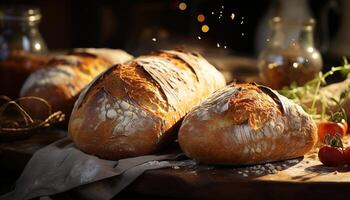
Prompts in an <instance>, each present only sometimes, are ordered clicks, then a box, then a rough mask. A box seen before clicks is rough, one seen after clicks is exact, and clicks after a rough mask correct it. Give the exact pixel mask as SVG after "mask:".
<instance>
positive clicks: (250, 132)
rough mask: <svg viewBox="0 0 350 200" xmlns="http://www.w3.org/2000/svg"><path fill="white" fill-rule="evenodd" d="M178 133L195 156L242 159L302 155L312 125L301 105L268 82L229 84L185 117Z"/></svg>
mask: <svg viewBox="0 0 350 200" xmlns="http://www.w3.org/2000/svg"><path fill="white" fill-rule="evenodd" d="M178 139H179V144H180V146H181V148H182V150H183V151H184V152H185V154H186V155H187V156H189V157H190V158H193V159H195V160H197V161H200V162H204V163H210V164H227V165H245V164H257V163H264V162H270V161H277V160H284V159H290V158H295V157H299V156H303V155H304V154H305V153H307V152H308V151H309V150H310V149H311V148H312V147H313V146H314V144H315V143H316V141H317V128H316V125H315V122H314V121H313V120H312V118H311V117H310V116H309V115H308V114H307V113H306V112H305V111H304V110H303V109H302V108H301V106H299V105H296V104H295V103H293V102H292V101H291V100H289V99H287V98H285V97H284V96H282V95H279V94H278V93H277V92H275V91H273V90H271V89H270V88H267V87H265V86H259V85H255V84H232V85H229V86H227V87H225V88H223V89H221V90H219V91H217V92H215V93H214V94H213V95H211V96H210V97H209V98H207V99H206V100H205V101H204V102H202V103H201V104H200V105H199V106H197V107H196V108H194V109H193V110H192V111H191V112H190V113H189V114H188V115H187V116H186V117H185V118H184V120H183V123H182V125H181V128H180V130H179V135H178Z"/></svg>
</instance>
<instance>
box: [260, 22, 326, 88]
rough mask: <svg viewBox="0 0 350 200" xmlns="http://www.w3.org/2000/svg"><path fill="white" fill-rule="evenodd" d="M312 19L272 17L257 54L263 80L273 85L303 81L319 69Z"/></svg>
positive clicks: (278, 85) (319, 60)
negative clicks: (268, 31) (267, 35)
mask: <svg viewBox="0 0 350 200" xmlns="http://www.w3.org/2000/svg"><path fill="white" fill-rule="evenodd" d="M314 26H315V21H314V20H313V19H309V20H307V21H303V22H301V21H294V20H290V19H287V18H283V19H282V18H280V17H274V18H273V19H272V20H271V28H272V31H271V36H270V38H268V39H267V45H266V47H265V49H264V50H263V51H262V52H261V53H260V55H259V58H258V67H259V70H260V77H261V79H262V81H263V82H264V83H265V84H266V85H267V86H269V87H271V88H273V89H281V88H282V87H283V86H289V85H290V84H291V83H293V82H295V83H296V84H297V85H302V84H304V83H306V82H307V81H309V80H310V79H312V78H314V77H315V75H316V74H318V73H319V72H320V71H321V68H322V64H323V62H322V57H321V55H320V53H319V51H318V50H317V49H316V48H315V46H314V39H313V31H314Z"/></svg>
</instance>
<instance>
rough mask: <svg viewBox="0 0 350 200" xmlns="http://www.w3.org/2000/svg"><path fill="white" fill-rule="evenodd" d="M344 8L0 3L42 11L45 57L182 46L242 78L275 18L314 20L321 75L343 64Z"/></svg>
mask: <svg viewBox="0 0 350 200" xmlns="http://www.w3.org/2000/svg"><path fill="white" fill-rule="evenodd" d="M349 2H350V1H348V0H293V1H291V0H132V1H126V0H124V1H122V0H85V1H80V0H49V1H48V0H2V1H1V3H0V4H1V6H7V7H8V6H11V5H30V6H37V7H39V8H40V10H41V13H42V20H41V22H40V24H39V30H40V33H41V35H42V37H43V39H44V41H45V42H46V45H47V47H48V49H49V50H50V51H60V50H67V49H72V48H77V47H106V48H121V49H124V50H126V51H128V52H129V53H131V54H133V55H136V56H137V55H140V54H144V53H149V52H152V51H155V50H157V49H170V48H179V47H180V48H181V47H185V48H186V49H188V50H191V51H197V52H199V53H202V54H204V55H205V56H206V58H208V59H209V61H211V62H212V63H214V64H215V65H216V66H217V67H218V68H220V69H224V68H225V69H230V70H231V72H232V69H236V68H237V66H238V68H239V69H240V70H238V71H240V72H239V73H241V72H242V71H244V73H246V74H244V73H243V75H242V76H245V75H247V76H250V75H249V74H250V73H252V74H254V73H256V70H257V67H256V66H257V64H256V58H257V57H258V55H259V54H260V53H261V51H262V50H263V49H264V48H265V46H266V44H267V43H268V42H269V37H270V34H271V33H269V31H271V28H270V26H269V23H268V22H269V20H270V19H271V18H272V17H274V16H281V17H288V18H292V19H295V20H305V19H307V18H310V17H312V18H314V19H315V22H316V26H315V28H314V31H313V33H312V34H313V36H314V47H315V48H316V49H318V50H319V51H320V53H321V55H322V58H323V63H324V64H323V70H324V71H327V70H329V68H330V67H331V66H333V65H338V64H342V62H343V60H342V56H347V57H349V56H350V39H347V38H348V37H347V32H348V30H349V31H350V15H349V14H347V13H350V4H349ZM348 40H349V41H348ZM235 56H239V57H241V59H234V58H233V57H235ZM242 69H243V70H242ZM222 71H225V70H222ZM231 72H230V73H231ZM254 76H255V75H254ZM239 77H241V76H239ZM244 80H246V79H244ZM248 80H249V79H248ZM252 80H253V81H254V78H252Z"/></svg>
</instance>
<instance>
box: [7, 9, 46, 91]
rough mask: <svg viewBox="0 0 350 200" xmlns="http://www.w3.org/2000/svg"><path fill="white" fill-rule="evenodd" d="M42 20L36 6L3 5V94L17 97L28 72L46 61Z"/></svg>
mask: <svg viewBox="0 0 350 200" xmlns="http://www.w3.org/2000/svg"><path fill="white" fill-rule="evenodd" d="M40 20H41V13H40V10H39V9H37V8H28V7H11V8H0V27H1V29H0V95H6V96H8V97H10V98H16V97H18V96H19V91H20V88H21V87H22V84H23V83H24V81H25V79H26V78H27V77H28V76H29V74H30V73H32V72H33V71H35V70H37V69H39V68H41V67H42V66H43V65H44V64H45V63H46V62H47V59H48V58H47V56H46V55H45V54H46V53H47V47H46V44H45V42H44V40H43V39H42V37H41V35H40V33H39V30H38V24H39V22H40Z"/></svg>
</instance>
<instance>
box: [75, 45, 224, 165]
mask: <svg viewBox="0 0 350 200" xmlns="http://www.w3.org/2000/svg"><path fill="white" fill-rule="evenodd" d="M224 86H225V80H224V78H223V76H222V74H221V73H220V72H219V71H217V70H216V69H215V67H213V66H212V65H211V64H209V63H208V62H207V61H206V60H205V59H204V58H202V57H201V56H200V55H197V54H193V53H187V52H183V51H175V50H171V51H161V52H159V53H155V54H152V55H146V56H141V57H138V58H136V59H135V60H133V61H131V62H128V63H126V64H120V65H116V66H114V67H112V68H110V69H109V70H107V71H106V72H105V73H103V74H101V76H99V77H98V78H96V79H95V80H94V81H93V82H91V84H90V86H89V87H87V88H86V89H85V90H84V92H82V93H81V95H80V97H79V99H78V100H77V102H76V104H75V106H74V109H73V112H72V116H71V118H70V121H69V126H68V132H69V134H70V135H71V137H72V138H73V141H74V142H75V144H76V145H77V146H78V148H80V149H81V150H83V151H85V152H87V153H90V154H94V155H97V156H99V157H101V158H105V159H112V160H117V159H121V158H125V157H133V156H140V155H145V154H150V153H153V152H155V151H156V150H157V149H159V148H160V147H162V146H163V144H165V143H167V142H168V141H170V140H171V138H172V136H174V134H172V133H173V130H174V129H175V128H176V125H177V124H178V122H179V120H180V119H182V117H183V116H184V115H185V114H186V113H187V112H189V111H190V110H191V109H192V108H193V107H194V106H195V105H196V104H198V103H199V102H201V101H202V100H203V99H204V98H205V97H207V96H208V95H210V94H211V93H212V92H214V91H215V90H217V89H219V88H221V87H224Z"/></svg>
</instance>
